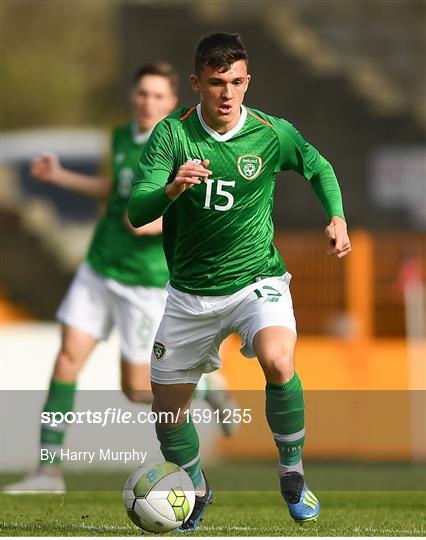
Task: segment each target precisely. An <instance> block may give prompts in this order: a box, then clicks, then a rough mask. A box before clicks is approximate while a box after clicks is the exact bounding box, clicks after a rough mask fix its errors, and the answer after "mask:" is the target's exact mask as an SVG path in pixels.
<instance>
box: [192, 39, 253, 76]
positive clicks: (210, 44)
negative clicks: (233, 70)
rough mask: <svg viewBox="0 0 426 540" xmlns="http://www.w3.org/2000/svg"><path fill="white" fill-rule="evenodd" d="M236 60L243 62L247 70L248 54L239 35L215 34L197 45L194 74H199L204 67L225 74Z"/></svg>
mask: <svg viewBox="0 0 426 540" xmlns="http://www.w3.org/2000/svg"><path fill="white" fill-rule="evenodd" d="M238 60H244V61H245V63H246V64H247V68H248V54H247V51H246V48H245V47H244V44H243V42H242V41H241V38H240V36H239V34H225V33H224V32H216V33H214V34H210V35H209V36H205V37H203V38H202V40H201V41H200V43H199V44H198V45H197V50H196V52H195V73H197V74H200V73H201V70H202V68H203V66H204V65H207V66H210V67H211V68H213V69H217V70H219V71H221V72H225V71H228V69H229V68H230V67H231V65H232V64H234V63H235V62H238Z"/></svg>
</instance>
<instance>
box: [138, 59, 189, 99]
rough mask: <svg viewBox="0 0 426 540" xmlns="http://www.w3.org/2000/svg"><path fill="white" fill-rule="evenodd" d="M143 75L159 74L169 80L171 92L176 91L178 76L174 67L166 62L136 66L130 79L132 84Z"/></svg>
mask: <svg viewBox="0 0 426 540" xmlns="http://www.w3.org/2000/svg"><path fill="white" fill-rule="evenodd" d="M145 75H159V76H160V77H165V78H166V79H168V80H169V82H170V86H171V87H172V89H173V92H175V93H177V91H178V86H179V76H178V74H177V71H176V70H175V68H174V67H173V66H172V65H171V64H168V63H167V62H152V63H151V64H145V65H143V66H141V67H140V68H138V69H137V70H136V71H135V73H134V75H133V79H132V86H134V85H135V84H137V83H138V82H139V81H140V79H141V78H142V77H145Z"/></svg>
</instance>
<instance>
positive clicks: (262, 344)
mask: <svg viewBox="0 0 426 540" xmlns="http://www.w3.org/2000/svg"><path fill="white" fill-rule="evenodd" d="M295 345H296V335H295V334H294V332H293V331H292V330H290V329H288V328H285V327H280V326H271V327H267V328H264V329H263V330H260V331H259V332H258V333H257V334H256V335H255V336H254V339H253V349H254V352H255V353H256V356H257V358H258V360H259V363H260V365H261V367H262V370H263V372H264V374H265V379H266V417H267V420H268V424H269V427H270V428H271V431H272V434H273V437H274V439H275V444H276V445H277V447H278V451H279V454H280V473H281V474H284V473H286V472H290V471H297V472H299V473H300V474H303V465H302V448H303V443H304V437H305V418H304V402H303V389H302V384H301V382H300V379H299V377H298V375H297V373H295V371H294V350H295Z"/></svg>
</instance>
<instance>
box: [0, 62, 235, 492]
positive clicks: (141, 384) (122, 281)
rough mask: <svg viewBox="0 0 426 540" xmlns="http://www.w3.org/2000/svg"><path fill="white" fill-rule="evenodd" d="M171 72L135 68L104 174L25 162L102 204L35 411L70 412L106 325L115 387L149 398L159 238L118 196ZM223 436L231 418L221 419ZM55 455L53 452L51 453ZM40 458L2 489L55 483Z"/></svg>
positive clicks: (157, 115) (164, 107) (158, 309)
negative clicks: (113, 342)
mask: <svg viewBox="0 0 426 540" xmlns="http://www.w3.org/2000/svg"><path fill="white" fill-rule="evenodd" d="M177 89H178V75H177V73H176V71H175V70H174V68H173V67H172V66H171V65H169V64H167V63H153V64H147V65H145V66H143V67H141V68H140V69H138V70H137V71H136V73H135V74H134V77H133V81H132V87H131V91H130V104H131V108H132V120H131V121H130V122H128V123H126V124H124V125H122V126H120V127H118V128H116V129H115V130H114V132H113V135H112V179H110V178H106V177H91V176H86V175H83V174H80V173H75V172H73V171H70V170H67V169H65V168H63V167H62V166H61V164H60V162H59V160H58V158H57V157H56V156H55V155H53V154H44V155H42V156H41V157H38V158H36V159H34V160H33V162H32V168H31V173H32V175H33V176H34V178H36V179H38V180H39V181H42V182H50V183H52V184H54V185H56V186H60V187H63V188H65V189H70V190H73V191H76V192H79V193H82V194H84V195H87V196H89V197H95V198H97V199H100V200H102V201H105V203H106V209H105V212H104V213H103V215H102V216H101V218H100V219H99V221H98V223H97V226H96V230H95V233H94V236H93V239H92V242H91V244H90V247H89V250H88V253H87V256H86V260H85V261H84V262H82V263H81V265H80V266H79V268H78V270H77V273H76V275H75V277H74V280H73V282H72V284H71V286H70V288H69V290H68V292H67V294H66V296H65V298H64V299H63V301H62V303H61V305H60V307H59V309H58V312H57V319H58V320H59V321H60V322H61V323H62V338H61V347H60V351H59V353H58V355H57V358H56V362H55V366H54V370H53V374H52V378H51V382H50V388H49V393H48V397H47V401H46V403H45V407H44V410H45V411H49V412H54V411H60V412H63V413H66V412H68V411H72V410H73V406H74V396H75V391H76V386H77V378H78V375H79V373H80V370H81V369H82V367H83V366H84V364H85V363H86V361H87V359H88V358H89V355H90V353H91V352H92V351H93V349H94V347H95V346H96V344H97V343H98V342H99V341H101V340H105V339H107V338H108V336H109V334H110V332H111V330H112V328H113V327H114V326H115V327H116V328H117V330H118V333H119V337H120V348H121V387H122V390H123V392H124V393H125V394H126V396H127V397H128V398H129V399H130V400H131V401H133V402H138V403H150V402H151V401H152V391H151V385H150V365H149V362H150V355H151V349H152V345H153V341H154V336H155V332H156V330H157V327H158V325H159V322H160V320H161V317H162V314H163V311H164V306H165V300H166V296H167V292H166V289H165V285H166V282H167V281H168V279H169V272H168V269H167V264H166V260H165V257H164V253H163V243H162V235H161V231H162V218H159V219H157V220H156V221H155V222H153V223H149V224H148V225H144V226H143V227H137V228H136V227H133V226H132V225H131V224H130V222H129V220H128V217H127V201H128V198H129V195H130V193H131V190H132V182H133V176H134V173H135V169H136V167H137V163H138V159H139V157H140V154H141V151H142V149H143V147H144V146H145V144H146V142H147V140H148V138H149V136H150V134H151V131H152V130H153V128H154V127H155V125H156V124H157V123H158V122H159V121H160V120H162V119H163V118H164V117H165V116H167V115H168V114H170V113H171V112H172V111H173V110H174V109H175V108H176V105H177V102H178V96H177ZM224 389H225V385H224V380H223V379H222V378H221V377H220V376H219V377H217V376H216V377H211V376H210V380H204V381H202V382H201V383H200V386H199V392H198V397H203V398H205V399H206V400H207V401H208V402H209V403H210V405H211V406H212V407H213V408H221V407H223V406H230V405H232V404H231V402H230V401H228V399H229V395H228V392H227V391H225V392H221V391H220V390H224ZM221 426H222V429H223V431H224V433H225V434H227V435H230V434H231V432H232V427H233V426H232V424H228V423H222V424H221ZM64 436H65V425H64V424H63V425H62V426H57V427H55V428H54V429H53V428H50V427H49V426H46V425H43V426H42V428H41V438H40V445H41V448H47V449H50V450H58V449H59V448H61V446H62V444H63V441H64ZM57 455H58V454H57ZM56 459H57V461H56V462H55V463H54V464H52V465H45V464H40V466H39V467H38V469H37V471H36V473H33V474H30V475H29V476H27V477H26V478H25V479H24V480H23V481H21V482H18V483H16V484H11V485H9V486H6V487H5V488H4V491H7V492H10V493H18V492H27V491H34V492H37V491H50V492H56V493H61V492H64V490H65V483H64V480H63V475H62V469H61V467H60V461H59V458H56Z"/></svg>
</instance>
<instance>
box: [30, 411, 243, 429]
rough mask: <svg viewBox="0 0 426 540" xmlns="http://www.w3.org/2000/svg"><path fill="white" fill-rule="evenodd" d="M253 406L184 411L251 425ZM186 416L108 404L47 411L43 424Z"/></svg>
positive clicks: (165, 420)
mask: <svg viewBox="0 0 426 540" xmlns="http://www.w3.org/2000/svg"><path fill="white" fill-rule="evenodd" d="M251 412H252V410H251V409H215V410H212V409H192V410H186V411H184V413H183V416H184V418H185V421H186V422H190V421H191V419H192V421H193V422H194V423H195V424H201V423H206V424H210V423H216V424H219V423H221V424H240V423H243V424H249V423H250V422H251V421H252V414H251ZM180 418H182V409H181V408H179V409H178V410H177V411H176V412H171V411H160V412H154V411H139V412H138V413H137V414H134V413H133V412H132V411H126V410H123V409H121V408H115V407H108V408H107V409H105V410H103V411H92V410H91V409H88V410H87V411H69V412H66V413H62V412H58V411H55V412H47V411H43V412H42V413H41V416H40V420H41V423H42V424H47V425H48V426H50V427H58V426H61V425H63V424H97V425H100V426H101V427H105V426H107V425H113V424H157V423H160V424H178V423H179V419H180Z"/></svg>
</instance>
